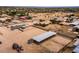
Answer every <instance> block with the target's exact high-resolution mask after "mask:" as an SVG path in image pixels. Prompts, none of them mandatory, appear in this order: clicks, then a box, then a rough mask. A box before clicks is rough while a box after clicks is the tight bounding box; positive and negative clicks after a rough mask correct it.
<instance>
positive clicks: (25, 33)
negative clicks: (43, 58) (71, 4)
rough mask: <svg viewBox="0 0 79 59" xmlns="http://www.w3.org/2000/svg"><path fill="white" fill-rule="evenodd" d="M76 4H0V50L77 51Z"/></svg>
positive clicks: (78, 23)
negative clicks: (68, 5)
mask: <svg viewBox="0 0 79 59" xmlns="http://www.w3.org/2000/svg"><path fill="white" fill-rule="evenodd" d="M78 46H79V8H39V7H38V8H33V7H0V53H79V48H78Z"/></svg>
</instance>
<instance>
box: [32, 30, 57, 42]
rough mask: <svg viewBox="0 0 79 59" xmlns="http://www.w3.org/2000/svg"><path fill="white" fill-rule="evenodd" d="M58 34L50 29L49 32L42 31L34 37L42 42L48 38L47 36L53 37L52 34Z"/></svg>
mask: <svg viewBox="0 0 79 59" xmlns="http://www.w3.org/2000/svg"><path fill="white" fill-rule="evenodd" d="M54 35H56V33H55V32H52V31H48V32H45V33H42V34H40V35H38V36H34V37H33V38H32V39H33V40H34V41H36V42H41V41H44V40H46V39H47V38H49V37H51V36H54Z"/></svg>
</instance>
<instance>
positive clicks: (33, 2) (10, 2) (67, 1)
mask: <svg viewBox="0 0 79 59" xmlns="http://www.w3.org/2000/svg"><path fill="white" fill-rule="evenodd" d="M0 6H79V2H78V0H0Z"/></svg>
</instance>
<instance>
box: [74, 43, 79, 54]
mask: <svg viewBox="0 0 79 59" xmlns="http://www.w3.org/2000/svg"><path fill="white" fill-rule="evenodd" d="M73 52H75V53H79V45H78V46H77V47H76V48H75V49H74V50H73Z"/></svg>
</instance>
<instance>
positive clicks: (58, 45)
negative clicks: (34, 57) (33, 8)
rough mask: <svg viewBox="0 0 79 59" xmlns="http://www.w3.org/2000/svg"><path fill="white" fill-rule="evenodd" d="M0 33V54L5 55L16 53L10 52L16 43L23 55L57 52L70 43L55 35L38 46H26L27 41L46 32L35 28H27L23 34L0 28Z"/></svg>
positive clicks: (66, 39)
mask: <svg viewBox="0 0 79 59" xmlns="http://www.w3.org/2000/svg"><path fill="white" fill-rule="evenodd" d="M0 32H1V33H3V35H0V41H2V44H1V45H0V52H6V53H7V52H8V53H11V52H12V53H14V52H16V51H15V50H12V44H13V43H18V44H19V45H22V46H23V49H24V51H23V52H24V53H25V52H31V53H32V52H45V53H46V52H52V51H54V52H58V51H60V50H61V49H62V48H64V46H65V45H67V44H68V43H69V42H70V41H71V40H70V39H69V38H63V37H62V36H59V35H57V36H55V37H52V38H49V39H48V40H46V41H44V42H43V43H41V44H39V45H38V44H36V43H32V44H30V45H29V44H27V41H28V40H29V39H31V38H32V37H33V36H36V35H39V34H41V33H44V32H46V31H44V30H41V29H38V28H35V27H28V28H26V29H25V30H24V32H21V31H19V30H14V31H11V30H10V29H9V28H6V27H0ZM59 38H60V39H59ZM64 42H65V43H64Z"/></svg>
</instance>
